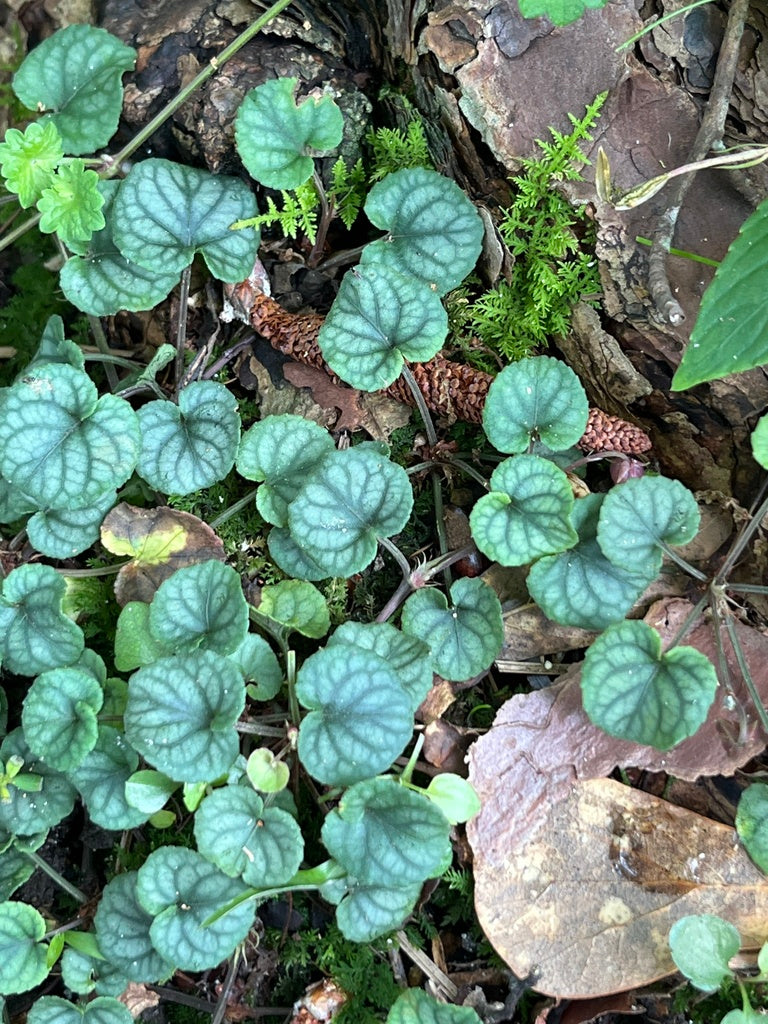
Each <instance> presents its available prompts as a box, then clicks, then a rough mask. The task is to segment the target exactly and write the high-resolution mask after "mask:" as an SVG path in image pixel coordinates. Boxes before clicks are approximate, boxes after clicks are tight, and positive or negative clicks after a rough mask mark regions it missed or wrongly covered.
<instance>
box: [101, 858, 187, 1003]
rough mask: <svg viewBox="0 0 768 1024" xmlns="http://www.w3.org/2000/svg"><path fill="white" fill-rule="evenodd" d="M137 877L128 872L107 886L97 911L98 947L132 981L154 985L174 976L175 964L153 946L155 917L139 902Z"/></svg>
mask: <svg viewBox="0 0 768 1024" xmlns="http://www.w3.org/2000/svg"><path fill="white" fill-rule="evenodd" d="M137 879H138V875H137V873H136V872H135V871H128V872H125V873H124V874H122V875H117V876H116V877H115V878H113V879H112V881H111V882H109V883H108V884H107V886H106V887H105V889H104V891H103V893H102V894H101V899H100V900H99V905H98V907H97V908H96V916H95V918H94V924H95V926H96V933H97V935H98V941H99V948H100V949H101V952H102V953H103V954H104V956H105V957H106V958H107V960H108V961H109V962H110V963H113V964H115V965H116V966H117V967H119V968H120V970H121V971H122V972H123V973H124V974H125V975H126V977H128V978H130V979H131V981H137V982H142V983H144V984H147V983H149V984H151V983H152V982H156V981H160V980H162V979H163V978H167V977H168V976H169V975H170V974H172V973H173V965H172V963H169V962H168V961H167V960H165V959H164V958H163V957H162V956H161V955H160V954H159V953H158V952H157V950H156V949H155V948H154V946H153V945H152V940H151V939H150V937H149V929H150V927H151V925H152V915H151V914H149V913H147V911H146V910H145V909H144V908H143V907H142V905H141V904H140V903H139V898H138V895H137V892H136V882H137Z"/></svg>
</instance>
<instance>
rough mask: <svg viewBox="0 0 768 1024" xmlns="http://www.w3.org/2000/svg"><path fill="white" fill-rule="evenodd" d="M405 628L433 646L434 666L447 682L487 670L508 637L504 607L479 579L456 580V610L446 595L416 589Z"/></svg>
mask: <svg viewBox="0 0 768 1024" xmlns="http://www.w3.org/2000/svg"><path fill="white" fill-rule="evenodd" d="M402 628H403V632H404V633H410V634H411V636H415V637H420V638H422V639H423V640H424V641H425V642H426V643H427V644H428V645H429V648H430V650H431V652H432V667H433V669H434V671H435V672H437V673H438V674H439V675H441V676H443V678H444V679H454V680H465V679H471V678H472V677H473V676H477V675H479V674H480V673H481V672H484V671H485V669H487V668H489V667H490V666H491V665H492V664H493V660H494V658H495V657H496V655H497V654H498V653H499V650H500V649H501V644H502V641H503V639H504V624H503V622H502V618H501V604H500V603H499V599H498V597H497V596H496V594H495V593H494V592H493V590H491V588H490V587H489V586H488V584H487V583H484V582H483V580H480V579H469V578H465V579H460V580H456V582H455V583H454V584H453V586H452V587H451V607H449V606H448V601H447V599H446V597H445V594H443V593H442V592H441V591H439V590H435V589H433V588H423V589H422V590H417V591H416V593H415V594H411V596H410V597H409V598H408V600H407V601H406V602H405V604H404V605H403V615H402Z"/></svg>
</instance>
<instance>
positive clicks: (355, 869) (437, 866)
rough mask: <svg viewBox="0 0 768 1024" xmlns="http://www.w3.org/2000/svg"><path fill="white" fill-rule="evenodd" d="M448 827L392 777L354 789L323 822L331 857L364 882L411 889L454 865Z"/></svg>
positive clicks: (428, 805) (439, 813)
mask: <svg viewBox="0 0 768 1024" xmlns="http://www.w3.org/2000/svg"><path fill="white" fill-rule="evenodd" d="M449 831H450V826H449V824H448V820H447V819H446V817H445V815H444V814H443V813H442V811H440V810H439V809H438V808H437V807H436V806H435V805H434V804H432V803H430V801H429V800H428V799H427V798H426V797H425V796H423V795H422V794H421V793H416V792H414V791H413V790H408V789H406V788H405V787H404V786H401V785H399V784H398V783H397V782H396V781H395V780H394V779H392V778H378V779H366V780H365V781H364V782H358V783H357V784H356V785H354V786H351V787H350V788H349V789H348V790H347V792H346V793H345V794H344V795H343V797H342V798H341V801H340V803H339V805H338V807H337V808H336V810H334V811H331V813H330V814H329V815H328V816H327V817H326V819H325V821H324V822H323V829H322V839H323V843H324V844H325V847H326V849H327V850H328V852H329V853H330V855H331V856H332V857H333V858H334V859H335V860H337V861H338V862H339V863H340V864H341V865H342V866H343V867H345V868H346V869H347V871H348V873H349V874H350V875H352V876H354V878H356V879H357V880H358V881H359V882H362V883H364V884H381V883H382V882H387V881H389V882H393V883H396V884H397V885H408V884H410V883H411V882H423V881H424V880H425V879H427V878H432V877H433V876H434V875H436V874H439V873H440V871H441V870H442V869H443V865H444V864H445V861H446V859H447V860H448V861H449V862H450V858H451V842H450V837H449Z"/></svg>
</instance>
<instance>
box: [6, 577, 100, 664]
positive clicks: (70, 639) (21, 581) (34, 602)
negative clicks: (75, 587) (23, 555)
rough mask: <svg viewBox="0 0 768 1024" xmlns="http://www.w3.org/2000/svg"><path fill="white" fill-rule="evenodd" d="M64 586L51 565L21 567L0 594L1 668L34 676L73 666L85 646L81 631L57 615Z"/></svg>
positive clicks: (65, 587) (59, 610)
mask: <svg viewBox="0 0 768 1024" xmlns="http://www.w3.org/2000/svg"><path fill="white" fill-rule="evenodd" d="M66 589H67V585H66V583H65V581H64V579H63V577H62V576H61V575H60V574H59V573H57V572H56V570H55V569H53V568H52V567H51V566H50V565H41V564H39V563H34V564H29V565H21V566H19V568H18V569H14V570H13V571H12V572H10V573H9V574H8V576H7V577H6V578H5V580H4V581H3V584H2V592H0V645H1V646H0V651H2V663H3V664H4V665H5V667H6V668H7V669H8V670H9V671H11V672H16V673H18V674H19V675H26V676H34V675H37V674H38V673H39V672H44V671H46V669H49V668H58V667H59V666H60V665H71V664H72V663H73V662H75V661H77V659H78V657H79V656H80V653H81V652H82V650H83V646H84V644H85V640H84V638H83V631H82V630H81V629H80V627H79V626H78V625H77V624H76V623H74V622H72V620H71V619H68V618H67V617H66V615H64V614H63V613H62V611H61V602H62V600H63V598H64V594H65V592H66Z"/></svg>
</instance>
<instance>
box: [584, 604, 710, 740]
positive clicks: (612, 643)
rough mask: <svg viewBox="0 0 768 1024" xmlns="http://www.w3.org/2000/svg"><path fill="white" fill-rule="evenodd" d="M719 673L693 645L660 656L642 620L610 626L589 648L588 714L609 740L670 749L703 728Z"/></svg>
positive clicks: (654, 638)
mask: <svg viewBox="0 0 768 1024" xmlns="http://www.w3.org/2000/svg"><path fill="white" fill-rule="evenodd" d="M716 689H717V674H716V673H715V669H714V666H713V665H712V663H711V662H710V661H709V659H708V658H707V657H706V656H705V655H703V654H702V653H701V652H700V651H697V650H695V648H693V647H673V648H672V650H670V651H667V652H666V653H665V654H662V651H661V637H660V636H659V634H658V633H657V632H656V630H655V629H652V628H651V627H650V626H648V625H646V624H645V623H644V622H636V621H628V622H622V623H619V624H618V625H614V626H609V627H608V629H607V630H606V631H605V632H604V633H603V634H601V636H599V637H598V638H597V640H595V642H594V643H593V644H592V646H591V647H589V648H588V650H587V653H586V655H585V658H584V667H583V669H582V674H581V692H582V699H583V702H584V710H585V711H586V713H587V715H588V716H589V717H590V719H591V720H592V721H593V722H594V723H595V725H597V726H599V727H600V728H601V729H604V730H605V731H606V732H607V733H610V735H611V736H617V737H618V738H619V739H626V740H632V741H633V742H634V743H644V744H646V745H647V746H650V747H655V748H656V749H657V750H669V748H670V747H674V746H675V744H677V743H680V742H681V741H682V740H684V739H687V737H688V736H692V735H693V734H694V733H695V732H696V730H697V729H698V728H699V727H700V726H701V725H702V724H703V722H704V720H705V718H706V717H707V712H708V711H709V708H710V706H711V704H712V701H713V700H714V698H715V691H716Z"/></svg>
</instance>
